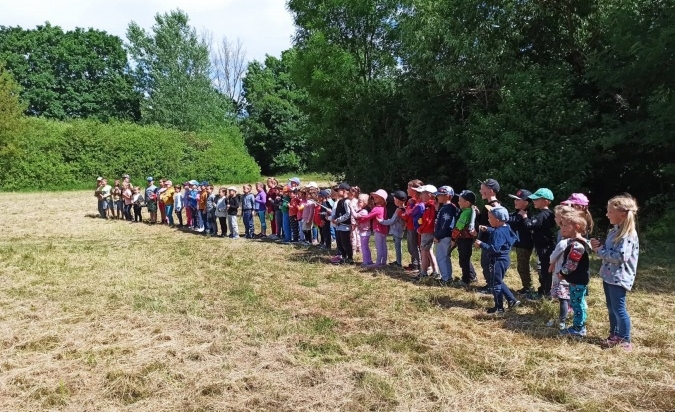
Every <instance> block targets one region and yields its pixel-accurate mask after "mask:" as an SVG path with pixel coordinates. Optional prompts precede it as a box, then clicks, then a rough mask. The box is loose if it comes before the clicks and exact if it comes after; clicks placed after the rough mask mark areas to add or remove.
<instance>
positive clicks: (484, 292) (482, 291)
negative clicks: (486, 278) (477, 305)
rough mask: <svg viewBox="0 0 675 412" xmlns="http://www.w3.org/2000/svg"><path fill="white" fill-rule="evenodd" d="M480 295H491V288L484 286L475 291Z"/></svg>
mask: <svg viewBox="0 0 675 412" xmlns="http://www.w3.org/2000/svg"><path fill="white" fill-rule="evenodd" d="M477 292H478V293H480V294H481V295H492V288H489V287H487V286H484V287H482V288H480V289H478V291H477Z"/></svg>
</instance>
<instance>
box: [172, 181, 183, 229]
mask: <svg viewBox="0 0 675 412" xmlns="http://www.w3.org/2000/svg"><path fill="white" fill-rule="evenodd" d="M182 188H183V187H182V186H181V185H175V186H174V187H173V191H174V196H173V210H174V212H175V213H176V217H177V218H178V227H183V199H184V198H183V193H182V192H181V190H182Z"/></svg>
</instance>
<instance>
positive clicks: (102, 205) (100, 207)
mask: <svg viewBox="0 0 675 412" xmlns="http://www.w3.org/2000/svg"><path fill="white" fill-rule="evenodd" d="M106 205H107V203H106V201H105V200H99V201H98V213H99V214H100V215H101V217H102V218H103V219H105V217H106V211H105V210H106Z"/></svg>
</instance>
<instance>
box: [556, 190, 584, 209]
mask: <svg viewBox="0 0 675 412" xmlns="http://www.w3.org/2000/svg"><path fill="white" fill-rule="evenodd" d="M588 203H589V202H588V198H587V197H586V195H585V194H583V193H572V195H571V196H570V197H569V199H567V200H565V201H564V202H561V204H563V205H579V206H588Z"/></svg>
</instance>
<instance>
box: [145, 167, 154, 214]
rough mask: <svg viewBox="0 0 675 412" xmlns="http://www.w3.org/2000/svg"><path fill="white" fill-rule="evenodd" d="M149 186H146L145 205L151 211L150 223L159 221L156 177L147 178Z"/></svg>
mask: <svg viewBox="0 0 675 412" xmlns="http://www.w3.org/2000/svg"><path fill="white" fill-rule="evenodd" d="M145 180H146V182H148V183H147V184H148V187H146V188H145V205H146V206H147V207H148V212H149V213H150V223H153V224H154V223H157V193H156V192H157V186H155V179H153V178H152V177H151V176H148V177H147V178H146V179H145Z"/></svg>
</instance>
